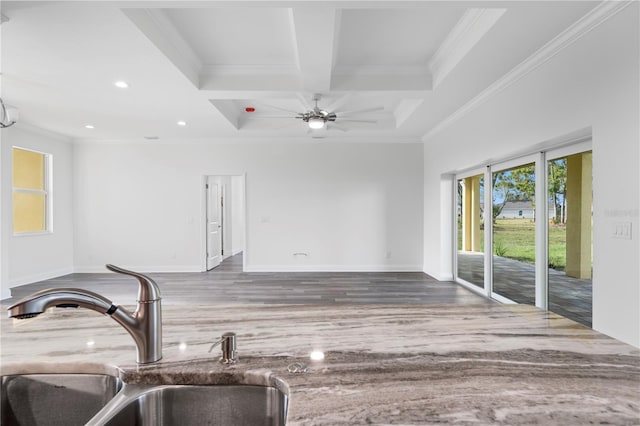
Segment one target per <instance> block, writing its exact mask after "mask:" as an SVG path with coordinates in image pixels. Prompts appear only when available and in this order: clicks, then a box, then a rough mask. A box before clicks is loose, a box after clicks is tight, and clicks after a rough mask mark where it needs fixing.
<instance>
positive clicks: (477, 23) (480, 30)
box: [429, 8, 506, 88]
mask: <svg viewBox="0 0 640 426" xmlns="http://www.w3.org/2000/svg"><path fill="white" fill-rule="evenodd" d="M504 12H506V9H475V8H474V9H467V10H466V11H465V13H464V14H463V15H462V18H460V20H459V21H458V22H457V23H456V25H455V27H453V29H452V30H451V32H450V33H449V34H448V35H447V37H446V39H445V40H444V42H442V44H441V45H440V47H439V48H438V50H437V51H436V53H435V54H434V55H433V56H432V58H431V60H430V61H429V69H430V71H431V78H432V86H433V88H436V87H437V86H438V85H439V84H440V83H441V82H442V81H443V80H444V79H445V78H446V77H447V75H449V73H450V72H451V71H452V70H453V69H454V68H455V67H456V65H458V63H459V62H460V61H461V60H462V59H463V58H464V57H465V56H466V55H467V53H469V52H470V51H471V49H473V47H474V46H475V45H476V44H477V43H478V42H479V41H480V40H481V39H482V37H484V35H485V34H486V33H487V32H488V31H489V30H490V29H491V28H492V27H493V26H494V25H495V23H496V22H498V19H500V17H502V15H503V14H504Z"/></svg>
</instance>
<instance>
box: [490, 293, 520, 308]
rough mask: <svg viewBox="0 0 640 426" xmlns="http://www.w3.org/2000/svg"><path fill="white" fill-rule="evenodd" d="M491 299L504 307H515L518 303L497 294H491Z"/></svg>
mask: <svg viewBox="0 0 640 426" xmlns="http://www.w3.org/2000/svg"><path fill="white" fill-rule="evenodd" d="M491 298H492V299H493V300H497V301H498V302H500V303H504V304H505V305H517V304H518V302H514V301H513V300H511V299H508V298H506V297H504V296H501V295H499V294H498V293H494V292H491Z"/></svg>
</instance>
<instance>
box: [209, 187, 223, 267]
mask: <svg viewBox="0 0 640 426" xmlns="http://www.w3.org/2000/svg"><path fill="white" fill-rule="evenodd" d="M206 193H207V271H208V270H211V269H213V268H215V267H216V266H218V265H220V262H221V261H222V232H221V230H222V229H221V223H220V219H221V204H222V200H221V196H222V193H221V190H220V185H219V184H218V182H216V181H215V180H214V178H213V177H212V176H209V177H208V178H207V185H206Z"/></svg>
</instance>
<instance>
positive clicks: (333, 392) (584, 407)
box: [0, 304, 640, 425]
mask: <svg viewBox="0 0 640 426" xmlns="http://www.w3.org/2000/svg"><path fill="white" fill-rule="evenodd" d="M4 308H6V307H4ZM0 326H1V331H2V334H1V342H2V347H1V351H2V352H1V360H2V365H1V370H2V374H3V375H8V374H17V373H48V372H86V373H107V374H112V375H118V376H120V377H121V378H122V379H123V380H124V381H125V382H126V383H130V384H145V383H146V384H231V383H238V384H258V385H271V386H276V387H278V388H280V389H281V390H282V391H284V392H285V393H287V394H288V396H289V412H288V418H287V424H288V425H353V424H403V425H424V424H433V423H438V424H442V423H444V424H447V423H456V424H508V425H519V424H544V425H552V424H553V425H581V424H591V423H595V424H598V423H606V424H624V425H628V424H640V350H638V349H637V348H634V347H633V346H630V345H626V344H623V343H621V342H619V341H616V340H614V339H611V338H609V337H606V336H604V335H602V334H600V333H597V332H595V331H593V330H591V329H589V328H586V327H584V326H582V325H579V324H576V323H574V322H572V321H570V320H568V319H565V318H563V317H560V316H558V315H555V314H553V313H550V312H545V311H542V310H539V309H537V308H534V307H531V306H525V305H498V304H496V305H416V306H412V305H397V306H394V305H355V306H353V305H352V306H335V305H333V306H316V305H314V306H301V305H227V306H217V305H216V306H186V305H172V304H165V305H164V306H163V327H164V332H163V339H164V341H163V355H164V357H163V359H162V360H161V361H160V362H159V363H156V364H153V365H145V366H138V365H136V364H135V346H134V344H133V340H132V339H131V337H130V336H129V335H128V334H127V333H126V331H125V330H124V329H122V328H121V327H120V326H119V325H117V324H116V323H115V322H114V321H112V320H110V319H109V318H104V317H103V316H101V315H100V314H97V313H95V312H92V311H87V310H75V309H74V310H71V309H59V308H54V309H52V310H50V311H49V312H47V313H46V314H45V315H41V316H39V317H37V318H33V319H29V320H21V321H18V320H11V319H7V318H6V317H5V315H4V314H3V317H2V319H1V321H0ZM228 331H232V332H235V333H237V345H238V353H239V358H240V359H239V362H238V363H237V364H236V365H232V366H225V365H222V364H220V363H218V362H217V361H216V360H217V357H218V356H219V354H220V351H219V349H216V350H214V353H211V354H210V353H208V352H207V351H208V349H209V346H210V345H211V342H212V341H214V340H215V339H216V338H217V337H219V336H220V335H221V334H222V333H223V332H228ZM314 350H317V351H322V352H324V354H325V359H324V360H322V361H312V360H310V359H309V354H310V352H311V351H314ZM294 362H302V363H304V364H306V365H307V366H308V370H307V372H306V373H301V374H292V373H289V372H288V370H287V366H288V365H289V364H291V363H294Z"/></svg>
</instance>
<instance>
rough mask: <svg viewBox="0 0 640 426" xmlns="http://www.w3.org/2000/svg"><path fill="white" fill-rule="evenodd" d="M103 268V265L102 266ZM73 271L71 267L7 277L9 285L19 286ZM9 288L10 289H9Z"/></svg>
mask: <svg viewBox="0 0 640 426" xmlns="http://www.w3.org/2000/svg"><path fill="white" fill-rule="evenodd" d="M102 269H103V270H104V266H103V267H102ZM74 272H75V270H74V268H73V267H67V268H61V269H55V270H53V271H48V272H40V273H38V274H33V275H26V276H24V277H18V278H11V279H9V287H19V286H21V285H26V284H32V283H35V282H38V281H44V280H50V279H52V278H58V277H61V276H63V275H69V274H73V273H74ZM9 290H10V289H9Z"/></svg>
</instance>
